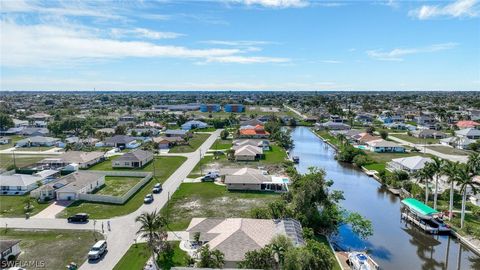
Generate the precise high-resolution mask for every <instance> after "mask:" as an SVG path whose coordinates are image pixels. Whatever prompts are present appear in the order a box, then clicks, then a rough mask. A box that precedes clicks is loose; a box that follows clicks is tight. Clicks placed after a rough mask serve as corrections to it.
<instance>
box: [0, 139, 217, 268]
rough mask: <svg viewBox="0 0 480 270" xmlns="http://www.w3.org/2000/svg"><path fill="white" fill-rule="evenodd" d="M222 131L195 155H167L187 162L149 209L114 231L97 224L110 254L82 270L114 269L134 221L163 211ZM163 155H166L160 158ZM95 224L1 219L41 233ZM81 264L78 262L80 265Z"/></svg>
mask: <svg viewBox="0 0 480 270" xmlns="http://www.w3.org/2000/svg"><path fill="white" fill-rule="evenodd" d="M220 132H221V130H216V131H215V132H213V133H212V135H211V136H210V137H209V138H208V139H207V140H206V141H205V142H204V143H203V144H202V145H201V146H200V147H199V149H197V150H196V151H195V152H192V153H185V154H166V155H169V156H173V155H177V156H185V157H187V160H186V161H185V162H184V163H183V164H182V165H181V166H180V167H179V168H178V169H177V170H176V171H175V172H174V173H173V174H172V175H171V176H170V177H169V178H168V179H167V180H166V181H165V183H164V184H163V191H162V193H160V194H158V195H155V201H154V202H153V203H152V204H149V205H142V206H141V207H140V208H139V209H137V211H135V212H133V213H130V214H128V215H125V216H122V217H117V218H112V219H110V225H111V231H108V230H107V220H97V221H96V225H95V229H96V230H97V231H100V232H102V223H103V227H104V234H105V238H106V239H107V242H108V253H107V254H106V255H105V257H104V258H103V259H102V260H100V261H98V262H96V263H89V262H88V261H87V262H84V263H83V264H82V265H81V267H80V269H82V270H83V269H112V268H113V267H114V266H115V265H116V263H117V262H118V261H119V260H120V259H121V258H122V256H123V255H124V254H125V252H126V251H127V250H128V248H129V247H130V245H131V244H133V243H134V241H135V240H136V239H137V236H136V231H137V229H138V224H136V223H135V218H136V217H137V216H138V215H140V214H141V213H142V212H150V211H153V210H155V209H157V210H160V209H161V208H162V207H163V206H165V204H166V203H167V201H168V199H169V198H170V196H171V195H172V194H173V193H174V192H175V191H176V190H177V189H178V187H179V186H180V184H181V183H182V181H183V179H185V178H186V177H187V175H188V174H189V173H190V172H191V171H192V170H193V168H194V167H195V165H196V164H197V163H198V162H199V161H200V155H202V156H203V154H204V153H206V152H207V150H208V149H210V147H211V146H212V145H213V143H214V142H215V140H216V139H217V138H218V137H219V136H220ZM161 155H164V154H161ZM93 224H94V221H93V220H90V222H89V223H87V224H69V223H67V221H66V220H65V219H44V218H35V219H29V220H26V219H23V218H1V219H0V226H1V227H5V226H6V225H7V226H8V227H9V228H29V229H30V228H39V229H85V230H87V229H91V230H93V226H94V225H93ZM77 263H79V262H77Z"/></svg>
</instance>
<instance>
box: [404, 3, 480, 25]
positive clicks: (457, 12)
mask: <svg viewBox="0 0 480 270" xmlns="http://www.w3.org/2000/svg"><path fill="white" fill-rule="evenodd" d="M477 3H478V1H477V0H457V1H455V2H453V3H451V4H448V5H443V6H441V5H423V6H421V7H420V8H417V9H414V10H410V11H409V13H408V14H409V15H410V16H412V17H415V18H418V19H420V20H427V19H431V18H435V17H453V18H462V17H476V16H478V14H479V10H480V7H479V5H477Z"/></svg>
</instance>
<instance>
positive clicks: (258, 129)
mask: <svg viewBox="0 0 480 270" xmlns="http://www.w3.org/2000/svg"><path fill="white" fill-rule="evenodd" d="M268 136H270V133H268V132H267V131H266V130H265V127H264V126H263V125H256V126H254V127H247V128H241V129H240V130H239V135H238V137H239V138H252V139H266V138H268Z"/></svg>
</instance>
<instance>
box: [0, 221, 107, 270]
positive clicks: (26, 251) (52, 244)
mask: <svg viewBox="0 0 480 270" xmlns="http://www.w3.org/2000/svg"><path fill="white" fill-rule="evenodd" d="M0 235H1V238H2V239H3V240H4V239H18V240H21V242H20V249H21V250H22V253H21V254H20V256H19V258H18V259H19V260H20V261H24V262H27V261H30V262H39V264H38V266H37V267H28V269H65V265H67V264H68V263H70V262H75V263H77V264H78V265H81V264H82V263H83V262H84V261H85V260H86V259H87V253H88V250H89V249H90V248H91V247H92V245H93V244H94V243H95V241H96V240H95V238H97V239H103V237H102V235H101V234H99V233H96V234H95V235H94V234H93V232H92V231H80V230H79V231H75V230H20V229H13V228H9V229H7V230H5V229H1V230H0ZM42 263H43V264H44V265H41V264H42Z"/></svg>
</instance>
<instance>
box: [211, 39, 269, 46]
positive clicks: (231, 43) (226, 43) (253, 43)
mask: <svg viewBox="0 0 480 270" xmlns="http://www.w3.org/2000/svg"><path fill="white" fill-rule="evenodd" d="M202 43H205V44H212V45H224V46H235V47H249V46H258V45H267V44H272V42H269V41H263V40H204V41H202Z"/></svg>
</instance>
